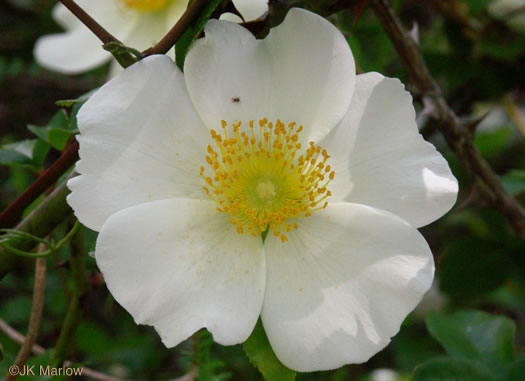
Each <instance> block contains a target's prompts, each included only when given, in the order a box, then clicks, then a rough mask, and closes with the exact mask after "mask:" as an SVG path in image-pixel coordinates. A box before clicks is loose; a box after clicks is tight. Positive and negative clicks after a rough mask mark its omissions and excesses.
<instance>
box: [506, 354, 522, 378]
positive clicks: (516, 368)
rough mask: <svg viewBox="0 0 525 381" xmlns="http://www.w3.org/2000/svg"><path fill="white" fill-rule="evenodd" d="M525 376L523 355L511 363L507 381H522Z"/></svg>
mask: <svg viewBox="0 0 525 381" xmlns="http://www.w3.org/2000/svg"><path fill="white" fill-rule="evenodd" d="M524 374H525V354H523V355H521V356H520V357H519V358H518V359H517V360H516V361H514V362H513V363H512V365H511V366H510V368H509V372H508V374H507V378H506V380H507V381H522V380H523V375H524Z"/></svg>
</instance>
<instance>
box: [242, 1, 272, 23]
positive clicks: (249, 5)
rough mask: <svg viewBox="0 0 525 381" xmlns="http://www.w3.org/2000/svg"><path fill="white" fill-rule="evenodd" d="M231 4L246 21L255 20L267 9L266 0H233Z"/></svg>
mask: <svg viewBox="0 0 525 381" xmlns="http://www.w3.org/2000/svg"><path fill="white" fill-rule="evenodd" d="M233 4H234V5H235V8H237V10H238V11H239V12H240V13H241V15H242V16H243V17H244V20H246V21H251V20H255V19H257V18H259V17H261V16H262V15H263V14H264V12H266V11H268V0H233Z"/></svg>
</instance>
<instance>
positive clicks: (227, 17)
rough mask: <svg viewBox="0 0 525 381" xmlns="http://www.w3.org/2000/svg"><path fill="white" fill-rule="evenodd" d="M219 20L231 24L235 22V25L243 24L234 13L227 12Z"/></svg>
mask: <svg viewBox="0 0 525 381" xmlns="http://www.w3.org/2000/svg"><path fill="white" fill-rule="evenodd" d="M219 20H222V21H230V22H234V23H241V22H243V21H242V19H241V18H240V17H239V16H237V15H235V14H233V13H230V12H226V13H222V14H221V16H220V17H219Z"/></svg>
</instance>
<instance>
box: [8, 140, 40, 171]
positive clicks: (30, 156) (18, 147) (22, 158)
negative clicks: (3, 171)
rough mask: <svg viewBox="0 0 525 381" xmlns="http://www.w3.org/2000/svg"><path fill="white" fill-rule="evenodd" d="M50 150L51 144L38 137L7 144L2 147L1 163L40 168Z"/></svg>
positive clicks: (11, 165)
mask: <svg viewBox="0 0 525 381" xmlns="http://www.w3.org/2000/svg"><path fill="white" fill-rule="evenodd" d="M48 151H49V145H48V144H47V143H45V142H40V141H39V140H37V139H31V140H22V141H20V142H16V143H12V144H6V145H4V146H2V147H0V165H6V166H10V167H26V168H32V169H35V170H38V169H40V168H41V167H42V164H43V163H44V159H45V157H46V155H47V152H48Z"/></svg>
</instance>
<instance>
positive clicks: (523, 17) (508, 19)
mask: <svg viewBox="0 0 525 381" xmlns="http://www.w3.org/2000/svg"><path fill="white" fill-rule="evenodd" d="M488 11H489V13H490V14H491V15H493V16H494V17H496V18H498V19H501V20H502V21H504V22H505V23H506V24H508V25H509V26H511V27H513V28H514V29H516V30H519V31H521V32H525V0H495V1H493V2H491V3H490V5H489V7H488Z"/></svg>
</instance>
